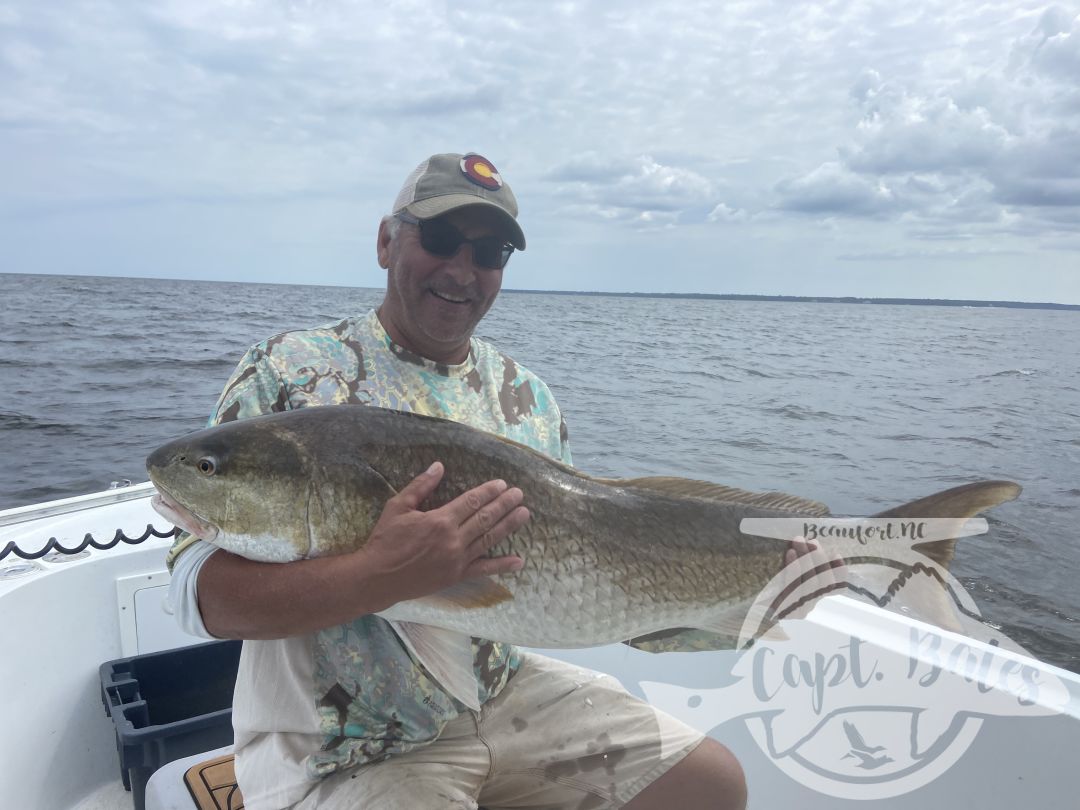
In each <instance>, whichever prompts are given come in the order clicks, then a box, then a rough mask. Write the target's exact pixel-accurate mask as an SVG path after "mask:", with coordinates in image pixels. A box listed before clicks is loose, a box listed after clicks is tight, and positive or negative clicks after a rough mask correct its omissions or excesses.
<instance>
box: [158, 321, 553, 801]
mask: <svg viewBox="0 0 1080 810" xmlns="http://www.w3.org/2000/svg"><path fill="white" fill-rule="evenodd" d="M346 404H353V405H373V406H377V407H382V408H392V409H395V410H401V411H411V412H414V413H421V414H425V415H428V416H438V417H443V418H446V419H452V420H455V421H458V422H463V423H465V424H468V425H470V426H472V427H475V428H479V429H481V430H486V431H489V432H491V433H497V434H499V435H501V436H505V437H507V438H510V439H513V440H515V441H518V442H521V443H522V444H526V445H528V446H530V447H532V448H534V449H536V450H538V451H540V452H542V453H545V454H547V455H549V456H551V457H553V458H556V459H559V460H561V461H563V462H565V463H567V464H569V463H570V462H571V458H570V449H569V442H568V439H567V432H566V426H565V424H564V422H563V419H562V416H561V414H560V411H559V408H558V405H557V404H556V402H555V399H554V397H553V396H552V394H551V391H550V390H549V389H548V387H547V386H546V385H545V384H544V383H543V381H541V380H540V379H539V378H538V377H536V376H535V375H534V374H532V373H531V372H529V371H528V370H527V369H525V368H523V367H522V366H520V365H518V364H517V363H515V362H514V361H513V360H512V359H511V358H509V357H507V356H506V355H503V354H501V353H500V352H499V351H497V350H496V349H495V348H494V347H493V346H491V345H490V344H489V343H486V342H484V341H482V340H479V339H476V338H473V339H472V341H471V343H470V351H469V356H468V358H467V359H466V360H465V362H464V363H461V364H460V365H445V364H438V363H433V362H431V361H429V360H426V359H424V358H422V357H419V356H417V355H416V354H414V353H412V352H410V351H408V350H407V349H404V348H403V347H401V346H399V345H397V344H395V343H394V342H393V341H392V340H391V339H390V336H389V335H388V334H387V333H386V331H385V329H383V326H382V324H381V323H380V321H379V319H378V316H377V314H376V313H375V312H374V311H371V312H369V313H367V314H366V315H363V316H360V317H357V318H350V319H346V320H343V321H341V322H339V323H335V324H329V325H326V326H322V327H318V328H315V329H309V330H303V331H295V332H285V333H283V334H280V335H277V336H275V337H273V338H270V339H269V340H266V341H263V342H262V343H258V344H256V345H255V346H253V347H252V348H251V349H250V350H248V352H247V354H246V355H245V356H244V358H243V359H242V360H241V361H240V364H239V365H238V366H237V368H236V370H235V371H234V373H233V375H232V377H231V378H230V379H229V381H228V383H227V384H226V386H225V390H224V391H223V393H222V395H221V398H220V399H219V401H218V403H217V407H216V408H215V410H214V413H213V415H212V416H211V418H210V424H211V425H214V424H219V423H222V422H228V421H232V420H235V419H243V418H247V417H251V416H257V415H260V414H265V413H271V412H277V411H284V410H288V409H291V408H304V407H312V406H319V405H346ZM420 472H422V470H417V474H419V473H420ZM188 542H191V541H190V539H188V538H186V537H185V538H183V539H181V540H179V541H178V542H177V543H176V545H174V547H173V549H172V550H171V551H170V553H169V562H170V564H171V562H172V561H173V560H174V559H175V557H176V556H177V555H178V554H179V553H181V552H182V551H183V549H184V548H185V547H186V543H188ZM473 652H474V665H475V671H476V676H477V684H478V690H479V695H478V697H479V699H480V701H481V703H483V702H484V701H486V700H489V699H491V698H492V697H494V696H495V695H497V694H498V693H499V692H500V691H501V690H502V688H503V686H505V684H506V682H507V680H508V679H509V678H510V677H511V675H512V674H513V672H514V671H515V670H516V668H517V663H518V655H517V651H516V649H515V648H514V647H513V646H512V645H507V644H500V643H493V642H490V641H486V640H484V639H473ZM462 711H465V707H464V706H463V705H462V704H460V703H459V702H458V701H456V700H455V699H454V698H452V697H451V696H450V695H448V694H447V693H446V692H445V691H444V690H443V689H442V688H441V687H440V686H439V684H438V683H437V682H435V681H434V680H433V679H431V678H429V677H428V675H427V673H426V671H425V670H424V669H423V668H422V667H420V666H418V665H417V664H416V662H415V661H414V660H413V659H412V658H411V657H410V655H409V653H408V652H407V651H406V649H405V648H404V646H403V645H402V643H401V642H400V640H399V639H398V637H397V635H396V634H395V632H394V631H393V629H392V628H391V627H390V626H389V624H387V623H386V622H385V621H383V620H382V619H381V618H379V617H378V616H363V617H361V618H359V619H356V620H354V621H352V622H349V623H347V624H343V625H340V626H337V627H331V628H328V629H326V630H322V631H320V632H318V633H315V634H313V635H310V636H302V637H295V638H288V639H281V640H275V641H246V642H245V643H244V651H243V654H242V656H241V661H240V670H239V672H238V674H237V684H236V697H235V700H234V705H233V726H234V731H235V745H234V748H235V751H236V769H237V776H238V779H239V781H240V785H241V787H242V789H243V791H244V796H245V802H246V806H248V807H250V808H252V809H253V810H258V808H264V807H265V808H278V807H286V806H288V805H290V804H292V803H293V802H295V801H297V800H298V799H299V798H300V797H301V796H303V795H304V793H306V792H307V791H308V790H309V789H310V784H311V780H313V779H317V778H319V777H321V776H324V775H327V774H329V773H332V772H334V771H337V770H339V769H341V768H349V767H354V766H358V765H362V764H365V763H369V762H376V761H378V760H380V759H384V758H386V757H388V756H392V755H394V754H398V753H404V752H406V751H409V750H411V749H413V748H416V747H417V746H420V745H424V744H426V743H428V742H431V741H433V740H434V739H436V738H437V737H438V735H439V733H440V732H441V730H442V728H443V726H445V724H446V723H447V722H449V721H450V720H451V719H453V718H454V717H455V716H457V715H458V714H459V713H460V712H462Z"/></svg>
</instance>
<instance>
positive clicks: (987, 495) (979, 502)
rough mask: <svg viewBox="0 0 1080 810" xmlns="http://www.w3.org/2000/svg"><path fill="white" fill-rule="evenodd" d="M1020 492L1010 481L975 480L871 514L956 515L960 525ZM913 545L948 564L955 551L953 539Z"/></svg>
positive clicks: (904, 515)
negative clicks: (971, 482) (972, 482)
mask: <svg viewBox="0 0 1080 810" xmlns="http://www.w3.org/2000/svg"><path fill="white" fill-rule="evenodd" d="M1020 492H1021V487H1020V485H1019V484H1014V483H1013V482H1012V481H978V482H976V483H974V484H964V485H963V486H960V487H953V488H952V489H947V490H945V491H944V492H937V493H935V494H933V495H928V496H927V497H925V498H919V500H917V501H911V502H910V503H905V504H903V505H902V506H896V507H893V508H892V509H887V510H886V511H884V512H881V513H879V514H876V515H874V517H876V518H912V519H915V518H955V519H956V521H957V526H958V527H959V526H960V524H961V523H963V521H965V520H967V519H968V518H971V517H974V516H975V515H977V514H979V513H980V512H984V511H986V510H987V509H990V508H991V507H993V506H997V505H998V504H1001V503H1005V502H1006V501H1011V500H1013V499H1014V498H1015V497H1016V496H1017V495H1019V494H1020ZM912 548H913V549H914V550H915V551H918V552H919V553H920V554H925V555H926V556H927V557H929V558H930V559H931V560H933V561H934V562H936V563H937V564H938V565H940V566H942V567H944V568H948V567H949V564H950V563H951V562H952V561H953V555H954V553H955V551H956V539H955V538H953V539H949V540H935V541H933V542H930V543H919V544H918V545H914V546H912Z"/></svg>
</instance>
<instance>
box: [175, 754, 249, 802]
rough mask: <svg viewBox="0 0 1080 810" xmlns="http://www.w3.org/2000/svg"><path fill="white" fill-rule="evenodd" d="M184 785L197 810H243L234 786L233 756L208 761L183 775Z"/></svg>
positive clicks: (237, 789) (239, 796) (236, 788)
mask: <svg viewBox="0 0 1080 810" xmlns="http://www.w3.org/2000/svg"><path fill="white" fill-rule="evenodd" d="M184 784H186V785H187V788H188V790H189V791H190V792H191V798H192V799H194V800H195V806H196V807H198V808H199V810H243V808H244V797H243V796H242V795H241V794H240V788H239V787H238V786H237V784H236V774H235V773H234V772H233V755H232V754H226V755H225V756H222V757H215V758H214V759H208V760H206V761H205V762H200V763H199V764H198V765H193V766H191V767H190V768H188V769H187V771H186V772H185V773H184Z"/></svg>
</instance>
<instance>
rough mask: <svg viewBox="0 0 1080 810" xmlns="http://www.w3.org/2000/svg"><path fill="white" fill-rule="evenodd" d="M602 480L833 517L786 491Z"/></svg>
mask: <svg viewBox="0 0 1080 810" xmlns="http://www.w3.org/2000/svg"><path fill="white" fill-rule="evenodd" d="M601 480H602V481H603V483H605V484H612V485H614V486H619V487H628V488H630V489H648V490H652V491H653V492H662V493H664V494H665V495H671V496H672V497H676V498H702V499H704V500H708V501H722V502H724V503H737V504H741V505H743V506H754V507H757V508H759V509H776V510H778V511H781V512H794V513H796V514H800V515H815V516H817V517H824V516H825V515H828V514H829V507H827V506H826V505H825V504H823V503H821V502H819V501H812V500H810V499H809V498H800V497H799V496H797V495H788V494H787V493H784V492H750V491H749V490H745V489H737V488H736V487H726V486H722V485H720V484H713V483H711V482H709V481H695V480H693V479H690V478H676V477H672V476H651V477H648V478H624V479H601Z"/></svg>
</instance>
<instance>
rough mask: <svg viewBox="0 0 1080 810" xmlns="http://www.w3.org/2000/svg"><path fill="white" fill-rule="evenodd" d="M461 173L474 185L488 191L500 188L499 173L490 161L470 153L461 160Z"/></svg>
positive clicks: (500, 179) (500, 178)
mask: <svg viewBox="0 0 1080 810" xmlns="http://www.w3.org/2000/svg"><path fill="white" fill-rule="evenodd" d="M461 173H462V174H464V175H465V176H466V177H467V178H469V180H470V181H472V182H473V183H476V185H478V186H481V187H483V188H486V189H488V190H489V191H498V190H499V189H500V188H502V184H503V182H502V177H501V176H500V175H499V172H498V171H497V170H496V169H495V167H494V166H493V165H491V161H490V160H488V159H487V158H485V157H481V156H480V155H476V154H472V153H470V154H468V155H465V157H463V158H462V159H461Z"/></svg>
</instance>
